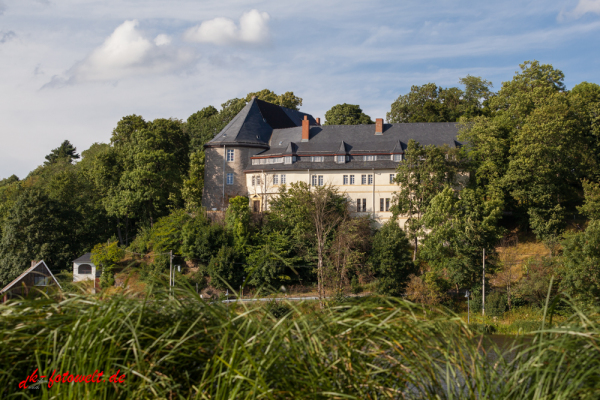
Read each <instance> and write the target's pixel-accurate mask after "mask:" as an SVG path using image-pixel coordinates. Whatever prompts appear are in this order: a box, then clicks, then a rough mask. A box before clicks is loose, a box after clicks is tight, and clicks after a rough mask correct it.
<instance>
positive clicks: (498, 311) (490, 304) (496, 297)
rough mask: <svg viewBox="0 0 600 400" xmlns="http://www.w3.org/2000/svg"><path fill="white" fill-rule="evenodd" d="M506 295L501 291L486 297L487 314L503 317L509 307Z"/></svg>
mask: <svg viewBox="0 0 600 400" xmlns="http://www.w3.org/2000/svg"><path fill="white" fill-rule="evenodd" d="M507 305H508V304H507V301H506V295H505V294H503V293H500V292H493V293H490V294H489V295H487V296H486V297H485V315H489V316H490V317H501V316H502V315H503V314H504V312H505V311H506V307H507Z"/></svg>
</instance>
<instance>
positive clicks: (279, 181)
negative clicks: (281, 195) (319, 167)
mask: <svg viewBox="0 0 600 400" xmlns="http://www.w3.org/2000/svg"><path fill="white" fill-rule="evenodd" d="M395 177H396V174H390V184H393V183H394V178H395ZM285 182H286V179H285V174H281V175H277V174H276V175H273V185H285ZM227 184H228V185H233V173H227ZM324 184H325V182H324V179H323V175H313V176H312V185H313V186H323V185H324ZM343 184H344V185H354V184H356V180H355V175H344V176H343ZM360 184H361V185H372V184H373V175H372V174H368V175H367V174H364V175H361V177H360ZM260 185H261V183H260V175H253V176H252V186H260ZM386 211H387V210H386Z"/></svg>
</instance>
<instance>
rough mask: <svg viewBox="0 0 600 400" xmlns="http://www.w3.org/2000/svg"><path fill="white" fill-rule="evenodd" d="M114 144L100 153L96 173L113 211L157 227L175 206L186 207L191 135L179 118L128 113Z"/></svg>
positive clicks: (117, 130) (117, 129)
mask: <svg viewBox="0 0 600 400" xmlns="http://www.w3.org/2000/svg"><path fill="white" fill-rule="evenodd" d="M111 144H112V147H111V148H110V149H109V150H108V151H106V152H104V153H103V154H101V155H99V156H98V166H97V171H96V173H95V179H96V182H97V185H98V186H100V187H101V188H102V190H103V192H104V193H105V196H106V197H105V198H104V205H105V207H106V210H107V212H108V213H109V214H110V215H114V216H116V217H119V218H130V217H137V218H139V219H142V220H145V221H148V222H149V223H150V225H152V224H153V223H154V220H155V218H156V217H160V216H163V215H166V214H168V211H169V208H170V207H171V208H172V207H181V205H182V203H183V200H182V198H181V190H182V186H183V180H184V177H185V176H186V175H187V172H188V168H189V155H188V148H189V136H188V135H186V134H185V133H184V132H183V130H182V127H181V124H180V123H179V122H178V121H175V120H168V119H157V120H154V121H153V122H145V121H144V120H143V119H142V118H141V117H138V116H136V115H132V116H128V117H125V118H123V119H122V120H121V121H120V122H119V124H118V125H117V128H115V130H114V132H113V137H112V139H111Z"/></svg>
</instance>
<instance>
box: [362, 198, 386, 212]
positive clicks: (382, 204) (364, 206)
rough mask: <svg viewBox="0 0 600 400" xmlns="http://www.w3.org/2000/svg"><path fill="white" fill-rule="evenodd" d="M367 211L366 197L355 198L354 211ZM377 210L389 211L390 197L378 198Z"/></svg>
mask: <svg viewBox="0 0 600 400" xmlns="http://www.w3.org/2000/svg"><path fill="white" fill-rule="evenodd" d="M366 211H367V199H356V212H366ZM379 211H390V199H389V198H385V199H384V198H381V199H379Z"/></svg>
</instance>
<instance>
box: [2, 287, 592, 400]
mask: <svg viewBox="0 0 600 400" xmlns="http://www.w3.org/2000/svg"><path fill="white" fill-rule="evenodd" d="M279 307H284V308H285V309H286V311H285V312H277V313H273V312H270V311H269V309H268V307H267V306H266V305H265V306H258V305H256V304H248V305H246V304H231V305H227V304H222V303H218V302H217V303H213V304H211V303H208V302H205V301H203V300H201V299H200V298H199V296H197V295H196V294H195V292H194V290H192V289H191V288H189V289H185V288H178V289H176V290H175V293H174V295H173V296H170V295H169V293H167V292H165V291H163V290H161V289H156V288H155V289H153V290H151V291H149V295H148V296H147V297H146V298H144V299H138V298H135V297H133V296H129V295H128V294H127V293H125V292H124V293H122V294H115V295H113V296H110V297H104V296H103V295H102V294H101V295H83V294H77V295H64V296H63V297H60V298H58V299H55V298H49V297H41V298H38V299H27V300H20V301H13V302H9V303H7V304H4V305H0V360H1V362H2V368H1V369H0V398H3V399H10V398H17V397H18V398H34V397H35V398H43V399H50V398H60V399H150V398H152V399H155V398H164V399H233V398H235V399H289V398H307V399H330V398H333V399H336V398H337V399H380V398H390V399H404V398H411V399H412V398H414V399H423V398H424V399H482V398H490V399H517V398H518V399H546V398H553V399H587V398H589V399H593V398H598V397H599V396H600V348H599V347H598V340H599V339H600V337H599V336H600V325H599V324H598V321H596V320H594V319H591V318H590V317H589V316H588V315H586V314H584V313H582V312H581V311H579V310H577V309H573V313H572V315H571V316H570V317H568V318H565V320H564V321H563V322H561V324H560V325H559V324H555V323H553V324H552V327H551V328H549V329H548V326H549V322H550V319H551V318H554V316H553V315H552V312H551V310H552V308H551V307H547V308H546V311H545V313H544V315H543V319H544V321H546V322H545V326H544V328H545V329H544V330H540V331H538V332H537V333H535V334H534V335H533V336H532V340H531V341H527V342H526V343H522V344H515V345H513V346H512V347H510V348H509V349H508V353H510V357H508V356H506V357H504V356H502V355H501V354H503V350H501V349H499V348H497V347H496V346H495V345H494V344H493V343H484V341H482V340H481V337H480V336H479V335H478V334H477V333H475V332H473V331H472V330H471V329H470V328H469V327H468V326H467V325H466V324H465V323H464V321H463V319H462V318H461V316H458V315H455V314H453V313H451V312H449V311H446V310H443V309H439V310H437V311H436V313H434V314H431V313H429V314H428V318H427V319H424V318H423V317H422V316H421V307H420V306H417V305H414V304H412V303H409V302H405V301H402V300H398V299H393V298H382V297H375V296H373V297H371V298H369V299H360V300H358V299H349V300H348V302H345V303H337V304H336V305H331V306H330V307H328V308H326V309H323V310H321V309H315V308H313V306H312V305H306V304H304V303H296V302H289V303H282V304H280V305H279ZM287 310H289V312H287ZM275 314H276V315H275ZM508 353H507V354H508ZM491 354H496V357H495V358H494V360H493V362H492V361H490V355H491ZM36 368H38V369H39V371H42V372H44V374H47V373H48V372H50V373H51V372H52V371H53V370H56V371H60V372H66V371H69V372H71V373H73V374H91V373H92V372H93V371H95V370H103V371H104V372H105V375H106V377H107V376H109V375H110V374H113V373H115V372H116V371H117V370H120V371H121V372H120V373H121V374H123V373H124V374H125V383H124V384H118V383H117V384H113V383H108V382H104V383H97V384H91V383H90V384H85V383H71V384H68V383H64V384H63V383H57V384H54V386H53V387H52V388H51V389H48V388H47V386H46V385H41V386H42V388H41V389H40V390H20V389H18V384H19V382H20V381H21V380H23V379H25V377H26V376H27V375H29V374H31V373H32V372H33V370H34V369H36Z"/></svg>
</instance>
